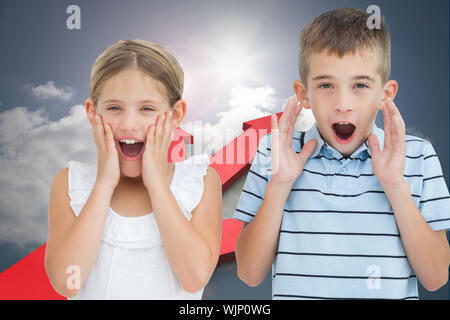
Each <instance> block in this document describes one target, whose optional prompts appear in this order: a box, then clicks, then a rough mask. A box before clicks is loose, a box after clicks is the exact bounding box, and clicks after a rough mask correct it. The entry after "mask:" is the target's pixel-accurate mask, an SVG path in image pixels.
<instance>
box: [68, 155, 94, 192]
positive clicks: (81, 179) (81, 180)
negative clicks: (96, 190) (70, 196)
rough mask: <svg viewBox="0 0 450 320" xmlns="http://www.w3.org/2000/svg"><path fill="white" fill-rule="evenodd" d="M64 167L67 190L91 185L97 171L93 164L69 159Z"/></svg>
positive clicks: (90, 186)
mask: <svg viewBox="0 0 450 320" xmlns="http://www.w3.org/2000/svg"><path fill="white" fill-rule="evenodd" d="M66 167H67V170H68V172H67V179H68V187H69V192H70V191H71V190H73V189H79V188H92V187H93V185H94V183H95V178H96V172H97V169H96V167H95V166H93V165H90V164H87V163H83V162H79V161H74V160H71V161H69V162H68V163H67V165H66Z"/></svg>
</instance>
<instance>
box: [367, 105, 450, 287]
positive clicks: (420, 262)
mask: <svg viewBox="0 0 450 320" xmlns="http://www.w3.org/2000/svg"><path fill="white" fill-rule="evenodd" d="M382 110H383V119H384V133H385V141H384V148H383V150H380V146H379V143H378V140H377V137H376V136H375V135H373V134H372V135H370V136H369V139H368V140H369V147H370V150H371V152H372V165H373V169H374V173H375V175H376V176H377V178H378V180H379V181H380V184H381V186H382V187H383V190H384V192H385V194H386V196H387V198H388V199H389V202H390V204H391V206H392V209H393V211H394V216H395V219H396V222H397V225H398V229H399V231H400V236H401V239H402V242H403V247H404V248H405V252H406V255H407V257H408V260H409V262H410V264H411V267H412V269H413V270H414V272H415V274H416V275H417V277H418V278H419V280H420V282H421V283H422V285H423V286H424V287H425V288H426V289H427V290H429V291H434V290H437V289H439V288H440V287H441V286H443V285H444V284H445V283H446V282H447V279H448V266H449V263H450V250H449V246H448V242H447V239H446V236H445V230H441V231H434V230H433V229H432V228H431V227H430V226H429V225H428V223H427V222H426V221H425V219H424V218H423V215H422V213H421V212H420V210H419V208H417V206H416V204H415V203H414V200H413V198H412V195H411V192H410V188H409V185H408V183H407V182H406V181H405V179H404V177H403V173H404V170H405V160H406V143H405V123H404V121H403V119H402V117H401V115H400V112H399V111H398V109H397V107H396V106H395V104H394V102H393V101H392V100H391V99H389V98H386V99H385V101H384V104H383V106H382Z"/></svg>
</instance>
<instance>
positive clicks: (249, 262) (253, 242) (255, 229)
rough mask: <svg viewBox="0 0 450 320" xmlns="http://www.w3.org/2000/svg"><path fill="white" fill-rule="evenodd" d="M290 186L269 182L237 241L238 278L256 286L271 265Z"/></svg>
mask: <svg viewBox="0 0 450 320" xmlns="http://www.w3.org/2000/svg"><path fill="white" fill-rule="evenodd" d="M291 188H292V185H289V184H280V183H276V182H274V181H270V182H269V183H268V184H267V188H266V193H265V196H264V200H263V202H262V204H261V207H260V208H259V210H258V212H257V214H256V215H255V218H254V219H253V220H252V221H251V222H250V223H246V224H245V225H244V227H243V228H242V231H241V234H240V235H239V238H238V240H237V243H236V250H235V253H236V262H237V266H238V271H237V272H238V276H239V278H240V279H241V280H242V281H244V282H245V283H246V284H248V285H249V286H251V287H256V286H258V285H259V284H260V283H261V282H262V281H263V280H264V278H265V276H266V274H267V272H268V271H269V270H270V267H271V266H272V262H273V260H274V258H275V253H276V250H277V247H278V235H279V233H280V227H281V218H282V216H283V209H284V205H285V203H286V200H287V198H288V196H289V192H290V191H291Z"/></svg>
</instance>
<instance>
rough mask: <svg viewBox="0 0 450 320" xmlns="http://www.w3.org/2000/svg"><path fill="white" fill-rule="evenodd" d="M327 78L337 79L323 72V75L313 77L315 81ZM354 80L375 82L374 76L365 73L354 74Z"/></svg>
mask: <svg viewBox="0 0 450 320" xmlns="http://www.w3.org/2000/svg"><path fill="white" fill-rule="evenodd" d="M327 79H330V80H334V79H336V77H334V76H331V75H328V74H322V75H319V76H316V77H314V78H312V80H313V81H318V80H327ZM352 80H367V81H371V82H375V79H374V78H372V77H369V76H367V75H364V74H361V75H357V76H354V77H352Z"/></svg>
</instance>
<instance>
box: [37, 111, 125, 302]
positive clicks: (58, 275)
mask: <svg viewBox="0 0 450 320" xmlns="http://www.w3.org/2000/svg"><path fill="white" fill-rule="evenodd" d="M89 121H90V123H91V125H92V132H93V134H94V139H95V143H96V145H97V151H98V152H97V177H96V181H95V184H94V187H93V188H92V191H91V194H90V195H89V197H88V199H87V201H86V203H85V204H84V206H83V209H82V210H81V212H80V213H79V215H78V219H77V218H76V217H75V215H74V213H73V211H72V208H71V207H70V199H69V193H68V171H69V170H68V169H67V168H65V169H62V170H61V171H59V172H58V173H57V174H56V175H55V177H54V179H53V182H52V186H51V190H50V200H49V208H48V239H47V247H46V250H45V269H46V271H47V275H48V277H49V279H50V282H51V283H52V285H53V288H54V289H55V290H56V291H57V292H58V293H60V294H62V295H63V296H66V297H73V296H75V295H76V294H77V293H78V290H79V289H80V288H81V287H82V286H83V285H84V283H85V282H86V280H87V278H88V276H89V274H90V272H91V269H92V266H93V265H94V263H95V259H96V257H97V252H98V248H99V246H100V242H101V237H102V234H103V229H104V226H105V220H106V216H107V214H108V209H109V205H110V203H111V198H112V195H113V192H114V190H115V188H116V186H117V184H118V182H119V179H120V168H119V158H118V154H117V149H116V146H115V142H114V137H113V134H112V129H111V127H110V126H109V125H108V124H105V125H104V124H103V119H102V118H101V115H89ZM73 277H75V279H73ZM77 278H79V279H77ZM70 279H73V280H75V281H74V282H73V283H72V284H76V287H75V288H72V285H69V286H68V280H70Z"/></svg>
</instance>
